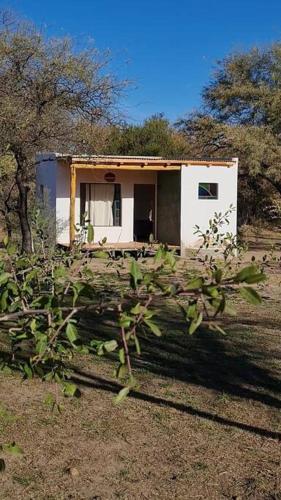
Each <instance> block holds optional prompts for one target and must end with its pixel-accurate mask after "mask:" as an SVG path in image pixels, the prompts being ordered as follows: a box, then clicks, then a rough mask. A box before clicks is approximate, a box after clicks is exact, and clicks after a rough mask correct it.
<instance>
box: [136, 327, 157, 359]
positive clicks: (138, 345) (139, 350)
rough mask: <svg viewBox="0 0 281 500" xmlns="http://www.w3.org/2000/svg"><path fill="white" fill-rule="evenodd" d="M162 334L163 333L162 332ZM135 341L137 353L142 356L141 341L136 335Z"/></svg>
mask: <svg viewBox="0 0 281 500" xmlns="http://www.w3.org/2000/svg"><path fill="white" fill-rule="evenodd" d="M160 334H161V332H160ZM134 341H135V346H136V351H137V354H139V355H140V354H141V347H140V342H139V339H138V337H137V336H136V335H135V336H134Z"/></svg>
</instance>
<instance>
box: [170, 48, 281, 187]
mask: <svg viewBox="0 0 281 500" xmlns="http://www.w3.org/2000/svg"><path fill="white" fill-rule="evenodd" d="M280 84H281V44H280V43H275V44H274V45H272V46H271V47H269V48H267V49H265V50H261V49H256V48H255V49H252V50H250V51H249V52H245V53H235V54H232V55H230V56H228V57H226V58H225V59H224V60H223V61H221V62H220V63H219V64H218V67H217V70H216V71H215V73H214V77H213V80H212V81H211V82H210V84H209V85H207V86H206V87H205V89H204V90H203V102H204V112H203V113H199V114H196V115H194V116H191V117H188V118H186V119H183V120H180V121H179V122H178V124H177V125H178V127H179V129H180V130H181V132H182V133H184V134H185V136H186V138H187V140H188V141H189V142H190V143H191V144H192V146H193V148H194V153H195V154H196V155H206V156H211V157H214V156H219V157H222V156H223V157H225V156H239V159H240V166H241V167H240V173H241V175H242V176H243V177H245V176H247V177H248V178H251V179H257V181H259V182H257V183H258V184H259V183H260V185H261V187H262V188H263V187H264V182H266V183H267V185H268V186H269V185H270V186H271V188H274V190H277V192H278V193H279V194H281V168H280V160H281V142H280V130H281V118H280V112H279V108H280V102H281V85H280ZM267 189H268V188H267Z"/></svg>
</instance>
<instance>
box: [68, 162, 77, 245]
mask: <svg viewBox="0 0 281 500" xmlns="http://www.w3.org/2000/svg"><path fill="white" fill-rule="evenodd" d="M75 197H76V169H75V166H74V165H71V166H70V214H69V242H70V246H71V247H72V246H73V243H74V241H75Z"/></svg>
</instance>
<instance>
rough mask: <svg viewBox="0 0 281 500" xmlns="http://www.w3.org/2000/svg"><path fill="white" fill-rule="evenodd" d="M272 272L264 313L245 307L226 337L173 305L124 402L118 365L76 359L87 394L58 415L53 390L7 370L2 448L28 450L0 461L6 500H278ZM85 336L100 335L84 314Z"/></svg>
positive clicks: (276, 288)
mask: <svg viewBox="0 0 281 500" xmlns="http://www.w3.org/2000/svg"><path fill="white" fill-rule="evenodd" d="M253 251H254V253H255V255H256V256H257V257H261V256H262V255H263V253H264V251H263V249H261V248H260V247H259V248H257V249H254V248H253V250H251V252H249V253H248V254H247V259H249V258H250V256H251V255H252V253H253ZM247 259H246V260H247ZM193 264H194V263H193V262H192V263H191V264H190V265H193ZM267 273H268V280H267V282H266V283H265V285H260V292H261V294H262V296H263V299H264V300H263V304H262V306H260V307H256V308H255V307H248V306H247V305H245V304H243V303H242V302H241V303H240V302H239V303H238V304H237V306H238V309H239V314H238V315H237V317H235V318H230V317H228V318H227V317H226V318H225V320H224V326H225V328H226V329H227V335H226V336H222V335H220V334H214V333H208V332H207V331H205V330H204V329H201V330H200V331H199V332H198V333H197V334H195V335H194V336H192V337H190V336H189V335H188V334H187V333H186V331H185V330H186V328H185V325H184V324H183V323H182V321H181V319H180V318H179V316H178V313H177V312H176V311H175V310H174V308H172V307H171V306H170V305H169V304H167V306H166V309H165V314H164V317H163V318H162V325H161V326H162V330H163V332H164V335H163V337H161V338H159V339H158V338H157V339H155V338H148V339H146V340H145V341H144V343H143V354H142V357H141V358H140V359H136V360H135V361H134V364H135V366H136V372H137V378H138V380H139V382H140V388H139V389H138V391H135V392H134V393H132V394H131V395H130V397H128V398H127V399H126V400H125V402H124V403H123V404H122V405H121V406H115V405H114V404H113V397H114V394H115V393H116V392H117V391H118V390H119V386H118V384H117V383H116V382H115V380H114V377H113V368H114V360H110V361H106V360H104V359H103V358H97V357H91V356H85V357H80V358H77V359H75V360H74V376H73V378H74V380H75V381H76V382H78V383H79V384H80V389H81V393H82V395H81V398H79V399H73V400H71V399H64V400H63V401H62V402H63V406H64V409H63V411H62V412H61V413H58V412H52V411H51V410H50V409H49V407H48V406H47V405H46V404H45V403H44V399H45V398H46V395H47V394H48V393H54V391H55V387H54V385H52V384H47V383H42V382H40V381H39V380H36V379H35V380H31V381H22V379H21V378H20V376H19V375H15V374H7V373H5V372H2V373H1V372H0V395H1V396H0V444H1V443H10V442H12V441H15V442H16V443H17V444H18V445H19V446H20V447H21V448H22V449H23V454H22V455H19V456H14V455H11V454H8V453H5V454H4V453H2V457H3V458H5V461H6V470H5V472H2V473H1V472H0V498H1V500H2V499H3V500H4V499H36V500H41V499H42V500H43V499H44V500H45V499H46V500H47V499H48V500H51V499H54V500H59V499H62V500H65V499H85V500H94V499H96V500H110V499H124V500H125V499H126V500H131V499H157V498H159V499H179V500H181V499H229V500H231V499H232V500H235V499H236V500H239V499H240V500H242V499H243V500H244V499H255V500H259V499H265V500H278V499H281V447H280V443H281V412H280V409H281V345H280V330H281V301H280V282H281V267H280V263H278V262H275V263H273V264H272V265H271V266H270V267H269V268H268V270H267ZM81 328H82V330H83V331H86V332H87V335H95V334H96V333H97V331H98V329H100V328H101V327H100V326H98V325H97V323H96V322H95V321H93V320H92V321H89V318H87V317H86V318H84V320H83V321H82V323H81ZM111 328H112V326H111V323H110V321H105V323H104V325H103V327H102V332H103V334H104V335H105V336H109V337H110V334H111ZM99 331H100V330H99Z"/></svg>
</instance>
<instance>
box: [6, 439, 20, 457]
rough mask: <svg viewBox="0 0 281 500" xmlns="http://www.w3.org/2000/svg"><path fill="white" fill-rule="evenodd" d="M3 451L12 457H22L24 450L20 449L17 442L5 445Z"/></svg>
mask: <svg viewBox="0 0 281 500" xmlns="http://www.w3.org/2000/svg"><path fill="white" fill-rule="evenodd" d="M2 448H3V451H6V452H8V453H11V455H16V456H18V455H22V454H23V450H22V448H20V447H19V446H18V445H17V444H16V443H15V442H13V443H10V444H3V446H2Z"/></svg>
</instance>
